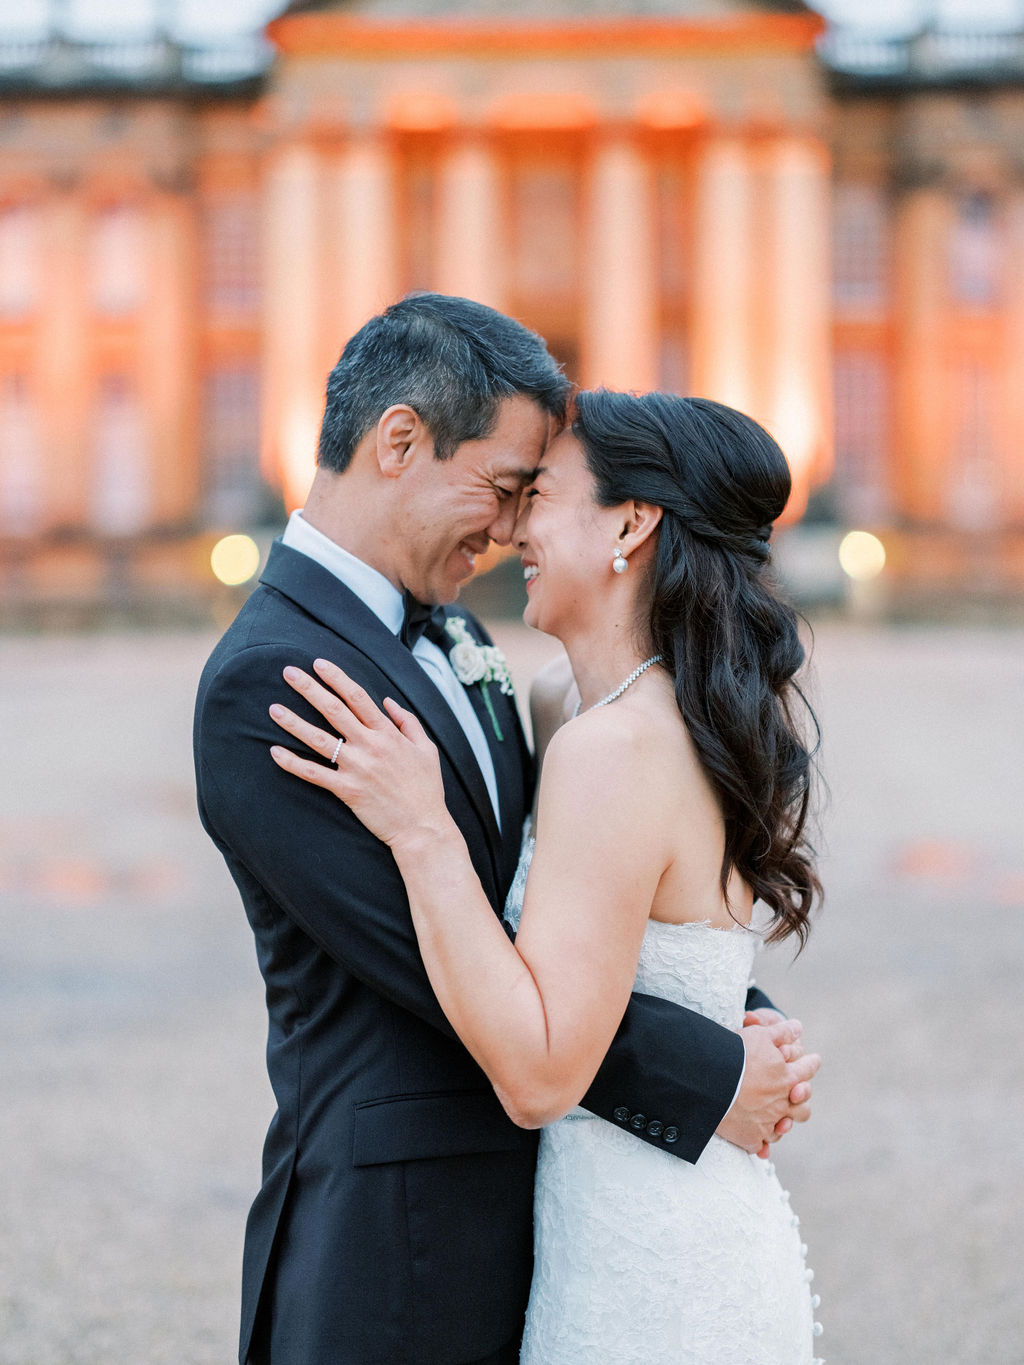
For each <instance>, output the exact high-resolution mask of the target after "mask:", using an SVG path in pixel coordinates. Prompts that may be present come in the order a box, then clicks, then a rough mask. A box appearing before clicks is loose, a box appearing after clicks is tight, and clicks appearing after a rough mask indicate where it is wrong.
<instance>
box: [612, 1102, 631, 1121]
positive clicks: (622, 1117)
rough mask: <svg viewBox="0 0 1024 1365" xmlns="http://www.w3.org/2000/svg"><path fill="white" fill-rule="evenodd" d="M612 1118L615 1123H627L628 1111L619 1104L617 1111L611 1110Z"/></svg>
mask: <svg viewBox="0 0 1024 1365" xmlns="http://www.w3.org/2000/svg"><path fill="white" fill-rule="evenodd" d="M612 1118H613V1119H614V1120H615V1122H616V1123H628V1122H629V1110H628V1109H627V1108H626V1106H625V1105H624V1104H620V1105H619V1107H618V1109H613V1110H612Z"/></svg>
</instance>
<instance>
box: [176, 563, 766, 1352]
mask: <svg viewBox="0 0 1024 1365" xmlns="http://www.w3.org/2000/svg"><path fill="white" fill-rule="evenodd" d="M463 614H464V613H463ZM470 627H471V629H473V630H475V631H477V632H478V635H479V638H480V639H484V640H486V636H484V635H483V634H482V632H480V631H479V627H478V626H477V625H476V623H475V622H473V621H471V620H470ZM320 656H322V657H324V658H328V659H331V660H333V661H334V662H336V663H338V664H340V665H341V667H342V668H344V669H345V670H346V671H347V672H348V673H349V674H350V675H351V676H352V677H353V678H355V679H356V680H357V681H358V682H359V683H361V684H362V685H363V686H364V687H365V688H366V689H367V691H368V692H369V693H370V694H371V696H373V697H374V698H375V700H377V701H378V702H380V701H381V700H382V698H383V697H384V696H387V695H391V696H394V697H396V698H397V700H398V701H399V702H400V703H401V704H402V705H403V706H406V707H408V708H410V709H411V710H414V711H415V712H416V713H417V714H418V715H419V717H420V719H421V720H422V721H423V723H424V725H425V727H426V729H427V730H428V732H429V733H430V735H431V737H432V738H433V740H434V741H435V743H436V744H437V745H438V748H439V751H440V755H441V764H442V768H443V772H444V783H445V793H446V797H447V800H448V804H449V807H450V809H451V811H452V814H453V816H454V817H455V819H456V821H457V822H458V824H459V826H460V828H461V829H462V831H463V833H464V835H465V837H466V841H467V844H468V846H469V850H470V856H471V857H472V860H473V866H474V867H475V869H476V871H477V873H478V874H479V877H480V881H481V883H482V884H483V887H484V889H485V891H486V893H487V896H488V898H489V900H490V902H491V904H492V905H493V907H494V910H495V912H496V913H500V912H501V908H502V906H503V904H504V899H505V895H506V892H507V889H508V886H509V884H510V882H511V879H512V875H513V872H514V870H515V866H516V862H517V859H518V854H519V845H520V833H521V828H522V822H523V818H524V815H525V813H526V812H527V810H528V809H529V806H530V802H531V797H532V785H533V767H532V760H531V757H530V754H529V750H528V748H527V745H526V742H525V739H524V736H523V733H522V729H521V726H520V723H519V719H518V716H517V714H516V710H515V706H514V704H513V702H512V700H511V699H509V698H504V697H501V696H500V695H498V689H497V687H494V686H492V687H491V694H492V701H493V703H494V705H495V708H496V710H497V713H498V717H499V721H500V724H501V728H502V734H503V739H502V740H501V741H500V742H499V741H498V740H497V739H496V737H495V736H494V733H493V729H492V726H491V724H490V721H489V720H488V719H487V717H486V714H485V713H482V721H483V728H484V733H485V734H486V735H487V738H488V742H489V743H490V745H491V751H492V754H493V757H494V766H495V773H496V776H497V780H498V789H499V792H500V801H501V833H499V830H498V825H497V822H496V821H495V818H494V813H493V810H492V807H491V804H490V800H489V798H488V795H487V790H486V787H485V785H484V781H483V777H482V775H481V773H480V769H479V765H478V764H477V762H476V759H475V757H474V755H473V752H472V749H471V748H470V746H469V742H468V740H467V739H466V737H465V734H464V732H463V731H462V728H461V727H460V726H459V724H458V722H457V721H456V719H455V717H454V715H453V714H452V712H451V710H450V708H449V707H448V705H447V703H446V702H445V701H444V699H443V698H442V696H441V694H440V693H439V692H438V691H437V689H436V688H435V687H434V685H433V684H432V683H431V681H430V679H429V678H428V676H427V675H426V674H425V673H424V671H423V670H422V669H421V667H420V665H419V664H418V663H417V662H416V660H415V659H414V658H413V657H412V655H411V653H410V652H409V651H408V650H407V649H406V648H405V647H404V646H403V645H402V644H401V643H400V642H399V641H398V640H397V639H396V638H395V637H394V636H393V635H392V634H391V632H390V631H389V630H388V629H387V627H386V626H384V625H383V624H382V623H381V621H380V620H379V619H378V618H377V616H376V615H374V613H373V612H371V611H370V610H369V608H368V607H366V606H365V605H364V604H363V603H362V602H361V601H360V600H359V599H358V598H357V597H356V596H355V595H354V594H352V593H351V592H349V591H348V589H347V588H345V587H344V586H343V585H342V584H341V583H340V582H339V581H338V580H337V579H336V578H334V577H333V576H332V575H331V574H330V573H328V571H327V570H326V569H324V568H323V567H321V566H320V565H319V564H317V563H316V562H315V561H313V560H312V559H310V558H308V557H307V556H305V555H302V554H300V553H298V552H297V551H295V550H292V549H290V548H288V547H286V546H284V545H281V544H276V545H275V546H274V548H273V550H272V552H271V555H270V559H269V562H268V564H267V568H266V571H265V573H264V574H263V577H262V579H261V583H260V586H259V587H258V588H257V589H256V591H255V592H254V593H253V594H252V596H251V597H250V598H249V600H248V601H247V602H246V604H245V606H244V607H243V608H242V610H241V612H240V614H239V616H238V618H237V619H236V620H235V622H234V624H233V625H232V626H231V627H230V629H229V630H228V632H227V634H226V635H225V636H224V638H223V639H222V640H221V642H220V643H219V645H218V646H217V648H216V649H215V650H214V652H213V654H212V656H211V657H210V660H209V662H208V663H207V666H206V668H205V670H204V672H203V676H202V680H201V683H200V687H199V696H198V701H197V707H196V720H195V736H194V738H195V761H196V777H197V784H198V795H199V809H200V815H201V817H202V821H203V824H204V826H205V828H206V830H207V831H208V833H209V834H210V836H211V837H212V839H213V840H214V842H215V843H216V844H217V846H218V847H219V848H220V850H221V852H222V853H223V855H224V858H225V859H226V861H227V864H228V868H229V869H230V872H231V875H232V876H233V878H234V879H235V882H236V883H237V885H238V888H239V891H240V892H241V895H242V901H243V903H244V905H245V910H246V914H247V916H248V919H249V923H250V925H251V926H252V930H253V933H254V935H255V938H256V951H257V956H258V960H259V966H260V970H261V972H262V974H263V977H264V980H265V982H266V999H267V1010H268V1014H269V1034H268V1041H267V1067H268V1071H269V1073H270V1080H271V1083H272V1085H273V1089H274V1094H275V1097H276V1100H277V1106H278V1108H277V1113H276V1114H275V1116H274V1119H273V1121H272V1122H271V1125H270V1129H269V1132H268V1133H267V1138H266V1144H265V1147H264V1154H263V1184H262V1188H261V1190H260V1192H259V1194H258V1195H257V1197H256V1200H255V1202H254V1204H253V1206H252V1210H251V1212H250V1215H249V1221H248V1225H247V1229H246V1238H245V1253H244V1261H243V1285H242V1330H241V1343H240V1354H239V1359H240V1360H241V1361H242V1362H243V1365H244V1362H246V1361H249V1362H252V1365H262V1362H265V1361H272V1365H371V1363H372V1362H385V1361H386V1362H389V1365H390V1363H391V1362H394V1361H403V1362H416V1365H455V1362H461V1361H472V1360H475V1359H477V1358H479V1357H481V1356H484V1355H486V1354H488V1353H489V1352H491V1351H493V1350H495V1349H497V1347H499V1346H500V1345H502V1344H503V1343H504V1342H506V1341H508V1340H509V1339H510V1338H512V1337H513V1336H514V1335H515V1334H516V1333H517V1332H518V1331H519V1330H520V1328H521V1324H522V1317H523V1312H524V1309H525V1306H526V1300H527V1296H528V1291H529V1283H530V1271H531V1260H532V1231H531V1213H532V1191H533V1173H534V1164H535V1159H536V1143H537V1135H536V1134H535V1133H531V1132H526V1131H524V1130H522V1129H519V1128H517V1127H516V1126H515V1125H514V1124H513V1123H512V1122H511V1121H510V1120H509V1119H508V1118H507V1117H506V1115H505V1113H504V1111H503V1110H502V1108H501V1106H500V1105H499V1104H498V1102H497V1100H496V1099H495V1097H494V1093H493V1091H492V1090H491V1087H490V1085H489V1084H488V1082H487V1079H486V1077H485V1076H484V1074H483V1073H482V1072H481V1071H480V1070H479V1068H478V1067H477V1066H476V1064H475V1063H474V1062H473V1061H472V1059H471V1058H470V1057H469V1055H468V1053H467V1052H466V1051H465V1049H464V1048H463V1047H462V1045H461V1044H460V1043H459V1041H458V1039H457V1038H456V1037H455V1035H454V1033H453V1031H452V1029H451V1027H450V1025H449V1024H448V1022H447V1020H446V1019H445V1017H444V1015H443V1014H442V1013H441V1010H440V1008H439V1006H438V1004H437V1001H436V1000H435V998H434V995H433V993H432V991H431V989H430V985H429V982H428V980H427V977H426V973H425V971H424V968H423V964H422V961H421V959H420V955H419V952H418V950H417V946H416V938H415V934H414V933H413V928H412V921H411V917H410V914H409V907H408V901H407V898H406V895H405V889H404V886H403V883H402V880H401V878H400V877H399V875H398V872H397V869H396V867H395V864H394V860H393V859H392V857H391V854H390V852H389V850H388V849H387V847H386V846H385V845H384V844H381V843H380V842H379V841H378V840H377V839H375V838H374V837H373V835H371V834H369V833H368V832H367V831H366V830H365V829H364V828H363V826H362V825H361V824H360V823H359V821H358V820H356V819H355V817H354V816H353V815H352V814H351V813H350V812H349V811H348V809H347V808H346V807H344V806H343V805H342V804H341V803H340V802H338V801H337V800H335V799H334V798H333V797H331V796H330V795H328V794H327V793H325V792H324V791H322V790H320V789H319V788H317V787H313V786H310V785H308V784H307V783H304V782H300V781H298V780H297V779H296V778H294V777H292V776H290V775H289V774H287V773H284V772H282V771H281V770H280V769H278V768H277V767H276V765H275V764H274V763H273V761H272V759H271V758H270V753H269V749H270V745H271V744H273V743H278V742H280V741H281V739H282V736H281V732H280V731H279V730H278V729H277V727H276V726H275V725H274V724H273V722H272V721H271V720H270V717H269V715H268V713H267V708H268V707H269V705H270V704H271V702H273V701H284V702H286V703H287V704H288V705H290V706H292V707H294V708H295V709H300V708H301V707H302V706H303V705H304V703H302V702H301V699H300V698H297V696H296V694H294V693H293V692H292V691H291V689H290V688H288V687H287V685H286V684H285V683H284V681H283V679H282V676H281V674H282V670H283V669H284V667H285V666H286V665H287V664H297V665H299V666H301V667H304V668H306V669H309V668H310V667H311V664H312V661H313V660H314V659H315V658H317V657H320ZM467 691H468V692H469V694H470V697H471V699H472V700H473V702H474V705H478V706H479V705H481V701H480V695H479V688H478V687H470V688H468V689H467ZM310 719H313V720H316V721H317V722H320V723H322V721H321V718H320V717H319V716H315V715H313V714H312V713H310ZM742 1054H743V1049H742V1044H741V1042H740V1039H739V1037H738V1036H737V1035H736V1034H734V1033H730V1032H729V1031H728V1030H725V1029H722V1028H720V1027H718V1026H717V1025H715V1024H712V1023H711V1022H710V1021H708V1020H706V1019H703V1018H701V1017H700V1016H699V1015H695V1014H693V1013H691V1012H689V1011H687V1010H684V1009H681V1008H679V1007H677V1006H674V1005H670V1004H668V1003H667V1002H665V1001H661V1000H656V999H653V998H651V997H647V996H639V995H637V996H634V997H633V999H632V1001H631V1003H630V1006H629V1008H628V1010H627V1012H626V1015H625V1018H624V1019H623V1023H622V1026H621V1027H620V1029H619V1032H618V1034H617V1036H616V1039H615V1042H614V1044H613V1046H612V1048H611V1050H610V1052H609V1054H608V1057H607V1059H606V1061H605V1062H604V1064H603V1066H602V1068H601V1070H600V1072H599V1073H598V1076H597V1078H596V1079H595V1081H594V1084H593V1086H592V1087H591V1089H590V1091H589V1092H588V1094H587V1096H586V1098H585V1100H584V1103H585V1104H586V1105H587V1107H588V1108H590V1109H592V1110H593V1111H594V1112H595V1113H596V1114H598V1115H600V1116H601V1117H602V1118H604V1119H607V1120H608V1121H609V1122H613V1123H619V1124H622V1125H625V1126H627V1127H628V1128H629V1129H630V1130H631V1131H633V1132H635V1133H636V1136H637V1139H638V1140H642V1141H647V1142H651V1143H654V1144H655V1145H657V1146H661V1147H663V1148H664V1149H665V1150H666V1151H670V1152H672V1153H674V1154H677V1155H678V1156H680V1157H682V1158H683V1159H685V1160H689V1161H694V1160H696V1158H697V1157H698V1156H699V1154H700V1152H701V1151H702V1150H703V1148H704V1146H705V1144H706V1143H707V1141H708V1138H709V1137H710V1136H711V1134H712V1133H713V1131H714V1129H715V1127H716V1126H717V1124H718V1122H719V1121H720V1119H721V1117H722V1115H723V1114H724V1113H725V1110H726V1109H727V1108H728V1106H729V1104H730V1102H731V1100H732V1096H733V1093H734V1090H735V1087H736V1083H737V1081H738V1078H739V1074H740V1070H741V1067H742Z"/></svg>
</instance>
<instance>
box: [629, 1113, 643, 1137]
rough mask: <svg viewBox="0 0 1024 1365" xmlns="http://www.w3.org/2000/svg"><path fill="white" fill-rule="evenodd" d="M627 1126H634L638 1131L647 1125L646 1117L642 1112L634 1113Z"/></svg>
mask: <svg viewBox="0 0 1024 1365" xmlns="http://www.w3.org/2000/svg"><path fill="white" fill-rule="evenodd" d="M629 1126H630V1128H635V1129H636V1131H637V1132H638V1133H639V1132H640V1131H641V1130H642V1129H643V1128H645V1127H646V1126H647V1119H646V1117H645V1116H644V1115H643V1114H634V1115H633V1117H632V1118H631V1119H630V1121H629Z"/></svg>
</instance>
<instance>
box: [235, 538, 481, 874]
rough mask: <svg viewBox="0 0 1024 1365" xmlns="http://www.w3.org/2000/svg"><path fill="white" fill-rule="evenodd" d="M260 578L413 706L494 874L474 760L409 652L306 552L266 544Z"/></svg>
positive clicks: (446, 708) (450, 715) (459, 728)
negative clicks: (472, 815) (462, 797)
mask: <svg viewBox="0 0 1024 1365" xmlns="http://www.w3.org/2000/svg"><path fill="white" fill-rule="evenodd" d="M260 582H261V583H264V584H266V586H267V587H270V588H274V589H276V590H277V591H278V592H280V593H282V594H283V595H284V596H285V597H288V598H289V599H290V600H291V601H293V602H295V603H296V605H298V606H300V607H301V608H302V609H303V611H306V612H308V613H309V614H310V615H311V616H314V617H315V618H316V619H317V620H318V621H320V622H321V623H322V624H323V625H324V626H326V627H327V629H328V630H330V631H332V632H333V633H334V634H335V635H338V636H340V637H341V638H342V639H343V640H345V641H347V642H348V643H349V644H350V645H352V646H354V648H356V649H358V650H359V651H360V653H362V654H363V655H365V656H366V658H367V659H369V660H370V662H371V663H373V664H374V665H375V666H376V668H377V669H378V670H379V671H380V672H381V673H382V674H384V676H385V677H386V678H387V679H388V681H389V683H391V684H393V685H394V690H395V691H396V692H398V693H399V694H400V695H399V696H398V697H397V698H396V700H400V701H401V702H402V704H403V705H407V706H408V708H409V710H411V711H415V712H416V714H417V715H418V716H419V718H420V720H421V721H422V722H423V725H424V727H425V728H426V729H427V730H428V731H429V733H430V735H431V737H432V738H433V739H434V741H435V743H436V744H437V745H438V747H439V748H440V749H442V750H443V751H444V753H445V755H446V757H447V758H448V761H449V762H450V764H451V766H452V767H453V769H454V770H455V773H456V775H457V776H458V779H459V781H460V782H461V783H462V786H463V788H464V789H465V792H466V795H467V796H468V797H469V799H470V801H471V802H472V805H473V807H474V809H475V811H476V813H477V815H478V816H479V818H480V822H481V824H482V825H483V828H484V832H485V834H486V836H487V845H488V849H489V851H490V855H491V860H492V863H493V864H494V868H495V873H496V874H497V873H498V871H499V869H500V866H501V836H500V833H499V831H498V824H497V821H496V819H495V816H494V808H493V806H492V805H491V798H490V796H489V795H488V792H487V785H486V783H485V782H484V777H483V773H482V772H481V771H480V765H479V763H478V762H477V760H476V755H475V754H474V753H473V749H472V746H471V745H470V743H469V740H468V739H467V738H466V734H465V731H464V730H463V728H462V726H461V725H460V724H459V722H458V721H457V720H456V718H455V715H454V713H453V711H452V709H451V707H450V706H449V705H448V703H447V701H445V699H444V697H443V696H442V695H441V693H440V692H439V691H438V689H437V688H436V687H435V686H434V684H433V683H432V682H431V681H430V679H429V677H428V676H427V674H426V673H425V672H424V671H423V669H422V668H421V667H420V666H419V664H418V663H417V662H416V660H415V659H414V658H413V656H412V654H411V652H410V651H409V650H408V649H407V648H406V646H405V645H403V644H402V642H401V641H400V640H399V639H398V637H397V636H395V635H393V634H392V633H391V631H390V630H388V628H387V626H385V625H384V623H383V621H381V619H380V617H379V616H377V615H376V613H375V612H373V611H371V610H370V608H369V607H368V606H367V605H366V604H365V602H363V601H361V600H360V599H359V598H358V597H357V596H356V595H355V593H354V592H352V591H351V590H350V589H349V588H347V587H346V586H345V584H344V583H342V582H341V581H340V580H339V579H337V578H335V576H334V575H333V574H332V573H330V572H328V570H327V569H325V568H324V567H323V566H322V565H321V564H318V563H317V562H316V561H315V560H313V559H311V558H310V557H309V556H308V555H304V554H301V553H300V552H299V551H298V550H293V549H291V548H290V547H289V546H287V545H282V544H281V543H280V541H275V542H274V544H273V546H272V547H271V551H270V557H269V559H268V560H267V565H266V568H265V569H264V571H263V573H262V575H261V576H260ZM470 690H472V689H470ZM489 732H491V725H490V722H489V721H486V724H485V730H484V733H485V734H487V735H488V742H489V743H490V740H491V738H492V733H489ZM492 753H493V746H492ZM499 791H500V784H499Z"/></svg>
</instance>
